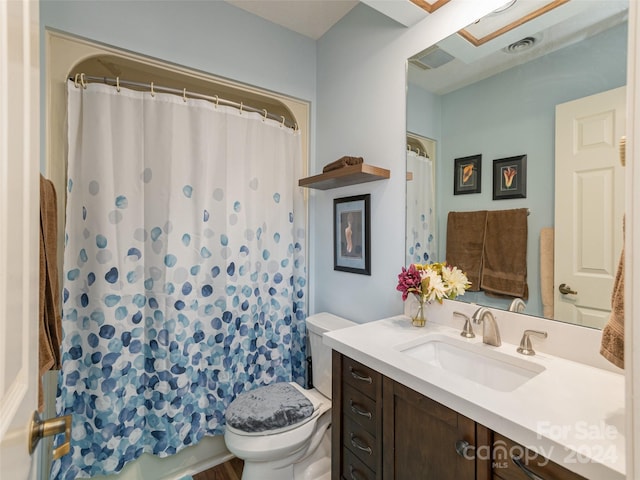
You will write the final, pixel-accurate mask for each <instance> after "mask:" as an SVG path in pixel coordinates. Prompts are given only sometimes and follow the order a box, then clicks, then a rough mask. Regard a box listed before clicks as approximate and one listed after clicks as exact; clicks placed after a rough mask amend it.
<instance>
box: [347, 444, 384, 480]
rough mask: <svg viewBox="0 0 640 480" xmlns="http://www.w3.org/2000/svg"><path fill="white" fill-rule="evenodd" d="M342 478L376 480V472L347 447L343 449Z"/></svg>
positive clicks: (348, 479)
mask: <svg viewBox="0 0 640 480" xmlns="http://www.w3.org/2000/svg"><path fill="white" fill-rule="evenodd" d="M342 478H344V479H345V480H375V478H376V474H375V472H374V471H373V470H371V469H370V468H369V467H367V466H366V465H365V464H364V463H362V462H361V461H360V460H359V459H358V457H356V456H355V455H354V454H353V453H351V450H349V449H348V448H346V447H345V448H343V449H342Z"/></svg>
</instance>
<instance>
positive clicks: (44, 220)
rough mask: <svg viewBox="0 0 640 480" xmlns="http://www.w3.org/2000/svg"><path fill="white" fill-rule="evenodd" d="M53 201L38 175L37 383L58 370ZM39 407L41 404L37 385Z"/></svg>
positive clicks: (50, 188) (49, 184)
mask: <svg viewBox="0 0 640 480" xmlns="http://www.w3.org/2000/svg"><path fill="white" fill-rule="evenodd" d="M57 222H58V218H57V199H56V191H55V189H54V186H53V183H52V182H51V181H50V180H47V179H46V178H44V177H43V176H42V175H40V307H39V334H38V342H39V346H38V349H39V371H40V382H42V375H44V373H45V372H46V371H47V370H53V369H59V368H60V342H61V340H62V325H61V318H60V289H59V282H58V259H57V242H58V238H57V232H58V229H57ZM38 400H39V404H38V405H39V407H40V408H42V406H43V405H44V397H43V392H42V384H41V383H40V388H39V394H38Z"/></svg>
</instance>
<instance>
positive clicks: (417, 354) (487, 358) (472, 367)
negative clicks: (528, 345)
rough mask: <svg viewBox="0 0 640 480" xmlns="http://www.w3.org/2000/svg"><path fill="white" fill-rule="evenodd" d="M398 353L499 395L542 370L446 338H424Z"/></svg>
mask: <svg viewBox="0 0 640 480" xmlns="http://www.w3.org/2000/svg"><path fill="white" fill-rule="evenodd" d="M398 349H399V350H400V351H401V352H403V353H405V354H407V355H409V356H410V357H413V358H415V359H417V360H420V361H422V362H425V363H427V364H429V365H432V366H434V367H438V368H441V369H443V370H445V371H447V372H449V373H451V374H453V375H456V376H459V377H463V378H465V379H467V380H470V381H472V382H475V383H479V384H480V385H484V386H485V387H489V388H491V389H493V390H498V391H501V392H511V391H513V390H515V389H516V388H518V387H519V386H521V385H523V384H524V383H526V382H527V381H529V380H531V379H532V378H533V377H535V376H536V375H538V374H540V373H541V372H543V371H544V370H545V368H544V367H543V366H541V365H538V364H537V363H534V362H530V361H528V360H525V359H520V358H517V357H512V356H510V355H506V354H504V353H501V352H497V351H495V350H493V349H492V347H489V346H488V345H484V344H482V343H470V342H466V341H464V340H462V341H461V340H457V339H454V338H451V337H448V336H446V335H439V334H433V335H427V336H425V337H424V338H422V339H420V340H419V341H412V342H410V343H408V344H404V345H401V346H399V347H398Z"/></svg>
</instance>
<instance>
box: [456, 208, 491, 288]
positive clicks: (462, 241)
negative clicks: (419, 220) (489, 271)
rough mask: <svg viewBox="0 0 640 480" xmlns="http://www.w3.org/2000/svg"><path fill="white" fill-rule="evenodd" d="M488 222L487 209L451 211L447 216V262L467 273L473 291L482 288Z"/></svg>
mask: <svg viewBox="0 0 640 480" xmlns="http://www.w3.org/2000/svg"><path fill="white" fill-rule="evenodd" d="M486 223H487V211H486V210H478V211H475V212H449V216H448V217H447V263H448V264H449V265H454V266H456V267H458V268H459V269H460V270H462V271H463V272H464V273H465V274H466V275H467V278H468V279H469V281H470V282H471V287H470V288H469V290H470V291H473V292H477V291H478V290H480V275H481V272H482V246H483V245H484V234H485V226H486Z"/></svg>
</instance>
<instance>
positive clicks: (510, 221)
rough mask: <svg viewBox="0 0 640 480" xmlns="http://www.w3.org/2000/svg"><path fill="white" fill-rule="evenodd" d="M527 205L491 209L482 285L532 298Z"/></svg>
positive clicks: (497, 291)
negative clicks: (506, 208)
mask: <svg viewBox="0 0 640 480" xmlns="http://www.w3.org/2000/svg"><path fill="white" fill-rule="evenodd" d="M527 215H528V210H527V209H526V208H517V209H513V210H493V211H489V212H488V213H487V226H486V231H485V236H484V250H483V259H482V275H481V278H480V288H482V290H484V291H485V292H488V293H492V294H497V295H505V296H508V297H520V298H522V299H524V300H527V299H528V298H529V287H528V285H527Z"/></svg>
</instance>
